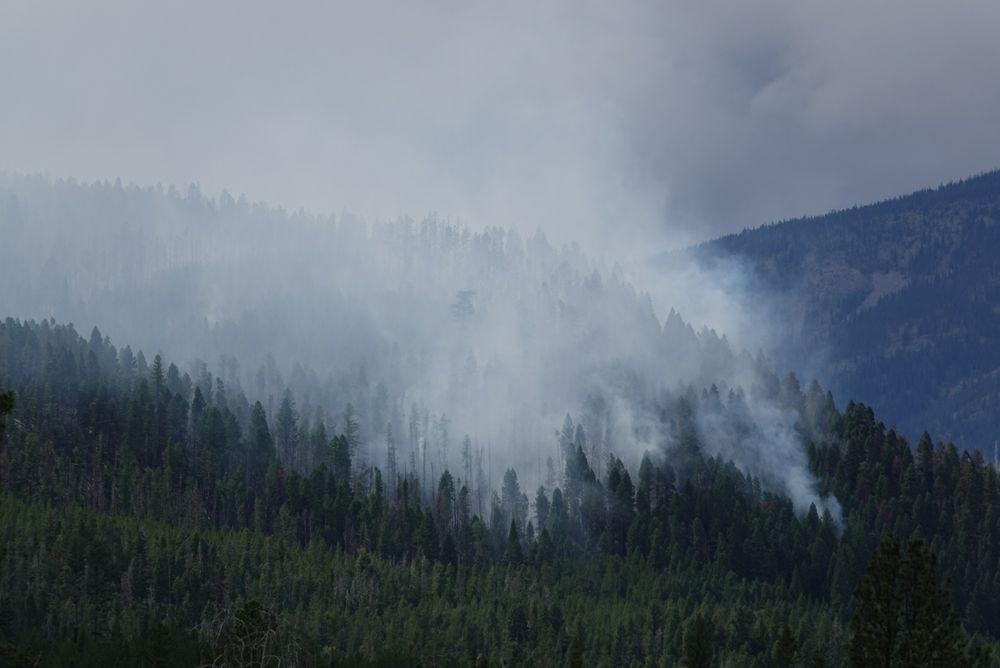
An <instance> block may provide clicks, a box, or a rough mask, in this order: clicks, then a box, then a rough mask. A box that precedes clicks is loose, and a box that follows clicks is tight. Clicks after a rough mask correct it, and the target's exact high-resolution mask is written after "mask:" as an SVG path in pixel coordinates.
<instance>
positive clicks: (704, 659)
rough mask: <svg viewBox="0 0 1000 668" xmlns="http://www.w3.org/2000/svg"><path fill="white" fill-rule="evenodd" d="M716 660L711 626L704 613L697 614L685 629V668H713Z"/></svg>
mask: <svg viewBox="0 0 1000 668" xmlns="http://www.w3.org/2000/svg"><path fill="white" fill-rule="evenodd" d="M714 660H715V648H714V646H713V641H712V627H711V624H710V623H709V622H708V620H707V619H705V616H704V615H703V614H702V613H700V612H699V613H696V614H695V615H694V616H693V617H691V619H689V620H688V623H687V625H686V626H685V628H684V648H683V665H684V667H685V668H712V663H713V661H714Z"/></svg>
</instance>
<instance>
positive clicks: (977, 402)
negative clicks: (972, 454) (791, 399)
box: [694, 171, 1000, 457]
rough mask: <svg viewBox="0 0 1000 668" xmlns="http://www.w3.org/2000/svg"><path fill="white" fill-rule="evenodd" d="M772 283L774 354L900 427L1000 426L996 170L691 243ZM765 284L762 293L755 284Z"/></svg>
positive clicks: (972, 431)
mask: <svg viewBox="0 0 1000 668" xmlns="http://www.w3.org/2000/svg"><path fill="white" fill-rule="evenodd" d="M694 253H695V255H696V257H697V258H698V259H699V261H700V262H702V263H703V264H705V265H711V264H712V263H714V262H716V261H718V260H719V259H720V258H732V257H734V256H735V257H736V258H739V259H742V260H744V261H746V262H747V263H748V266H749V268H750V270H751V271H750V274H751V275H752V277H753V280H754V281H755V282H756V283H757V284H756V285H755V286H754V289H757V290H765V291H770V292H771V293H772V294H773V295H774V297H775V303H776V304H777V313H778V315H777V318H778V321H779V322H780V323H781V327H782V331H783V333H784V334H785V336H784V337H783V340H782V342H781V349H780V350H778V351H776V355H777V357H778V359H779V366H784V367H789V368H795V369H799V370H803V371H805V372H807V373H808V372H810V371H814V372H815V374H816V375H817V376H818V377H819V378H821V379H822V380H823V381H824V382H825V384H826V385H828V386H829V387H830V389H831V390H832V391H833V393H834V395H835V396H838V397H851V398H854V399H856V400H860V401H864V402H866V403H870V404H871V405H872V406H874V407H875V408H876V410H877V411H878V412H879V414H880V415H883V416H885V418H886V419H887V420H888V421H889V422H890V423H892V424H895V425H896V426H897V427H898V428H899V429H900V430H901V431H902V432H903V433H905V434H907V435H908V436H910V437H916V436H919V435H920V433H921V431H922V430H924V429H927V430H929V431H930V432H931V433H932V434H934V435H935V436H936V437H940V438H946V439H950V440H953V441H956V442H960V443H963V444H964V445H966V446H971V447H976V448H979V449H982V450H983V451H984V452H986V453H987V454H988V455H989V456H991V457H992V455H993V444H994V440H995V439H997V438H1000V297H998V295H1000V264H998V262H997V257H998V254H1000V171H994V172H990V173H987V174H983V175H980V176H976V177H973V178H969V179H966V180H963V181H960V182H957V183H951V184H948V185H945V186H941V187H939V188H936V189H932V190H924V191H920V192H917V193H914V194H912V195H908V196H906V197H900V198H897V199H893V200H889V201H885V202H880V203H877V204H872V205H869V206H863V207H856V208H852V209H848V210H844V211H837V212H834V213H830V214H827V215H825V216H818V217H810V218H800V219H797V220H790V221H786V222H781V223H776V224H772V225H766V226H763V227H759V228H756V229H752V230H746V231H744V232H741V233H739V234H734V235H730V236H726V237H722V238H720V239H717V240H714V241H711V242H708V243H706V244H703V245H701V246H698V247H697V248H695V249H694ZM765 294H766V293H765Z"/></svg>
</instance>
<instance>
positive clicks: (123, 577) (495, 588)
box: [0, 320, 1000, 666]
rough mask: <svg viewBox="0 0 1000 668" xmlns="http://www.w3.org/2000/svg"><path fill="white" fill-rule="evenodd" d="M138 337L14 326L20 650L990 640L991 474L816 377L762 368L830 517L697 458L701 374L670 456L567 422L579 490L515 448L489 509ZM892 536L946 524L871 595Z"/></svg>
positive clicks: (643, 650)
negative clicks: (132, 347)
mask: <svg viewBox="0 0 1000 668" xmlns="http://www.w3.org/2000/svg"><path fill="white" fill-rule="evenodd" d="M92 352H93V353H94V357H95V358H97V359H99V360H104V362H103V363H98V364H97V365H94V364H91V363H90V362H88V361H87V360H88V359H89V358H90V355H91V353H92ZM139 360H140V357H138V356H132V353H131V351H129V352H128V354H117V351H114V350H113V349H112V348H110V343H109V342H107V340H106V339H101V338H100V337H94V336H92V337H91V340H90V341H86V340H84V339H81V338H80V337H79V336H77V335H76V333H75V332H74V331H73V330H72V329H71V328H69V327H60V326H55V325H54V324H52V323H45V324H43V325H38V324H22V323H18V322H16V321H11V320H8V321H6V322H5V323H0V373H2V374H3V376H4V378H8V379H10V386H11V387H13V388H15V389H16V390H17V405H16V406H14V407H13V415H12V416H10V417H8V419H7V425H8V427H9V430H8V434H7V435H6V437H5V441H3V443H2V446H0V564H2V569H0V572H2V573H3V577H0V658H2V662H3V663H5V664H10V665H17V662H22V663H27V665H34V664H36V663H38V662H41V663H43V664H46V665H68V664H69V663H71V661H74V660H75V661H76V662H77V663H91V664H93V663H99V664H108V663H111V662H112V660H113V659H114V658H116V657H125V659H124V661H125V662H126V663H142V662H146V663H147V664H150V663H151V662H152V660H151V659H149V658H148V657H162V658H163V661H165V662H166V663H168V664H171V665H198V664H205V663H208V664H211V663H213V662H217V663H220V664H221V663H226V662H228V663H239V662H245V661H249V660H252V661H254V662H256V663H258V664H261V663H263V664H264V665H267V664H268V663H269V662H271V663H274V662H276V661H278V660H280V661H281V665H289V664H293V663H294V664H304V665H398V664H399V663H400V662H405V663H408V664H413V665H418V664H423V665H443V664H445V665H447V664H459V665H488V666H499V665H502V664H506V665H511V664H518V665H520V664H524V665H616V666H617V665H682V664H683V663H684V662H686V663H687V664H688V665H748V666H768V665H776V662H777V663H778V664H784V663H785V662H798V663H801V664H804V665H831V666H832V665H839V664H840V663H841V661H842V660H843V659H844V658H846V655H847V651H848V647H849V646H850V647H851V648H852V651H853V652H855V654H852V656H855V655H859V654H857V653H858V652H861V649H854V648H855V647H861V646H865V647H869V646H871V647H875V648H876V649H875V650H871V651H872V652H877V651H878V648H882V649H885V647H889V648H890V649H889V650H886V651H887V652H889V653H890V654H892V653H893V652H895V653H896V654H898V655H899V656H903V657H910V658H909V659H908V660H909V661H911V662H913V661H922V660H924V659H925V658H926V657H927V655H928V652H932V653H933V652H936V653H937V654H934V656H936V657H939V658H940V657H944V658H948V657H951V659H952V662H953V663H954V664H955V665H963V663H962V662H963V661H965V662H967V663H968V664H970V665H989V661H991V660H992V657H993V654H994V650H995V647H994V644H993V639H994V638H996V637H997V636H998V635H1000V618H998V616H997V615H998V612H1000V611H998V610H997V608H996V601H997V600H998V596H997V594H998V589H997V588H998V586H1000V582H998V581H997V578H996V577H995V574H996V573H997V572H998V569H997V564H998V562H997V557H998V550H1000V526H998V508H1000V499H998V495H1000V486H998V480H997V473H996V471H995V470H994V469H992V468H991V467H988V466H986V465H985V464H984V462H983V461H982V459H981V458H978V457H977V456H975V455H970V454H967V453H959V451H958V450H957V449H956V448H954V446H950V445H945V444H940V445H938V446H934V445H933V442H932V441H931V440H930V439H929V438H928V439H924V440H922V441H921V442H920V444H918V446H917V448H916V450H917V451H916V454H914V453H912V452H911V450H910V448H909V445H908V444H907V443H906V442H905V441H904V440H902V439H901V438H899V437H898V436H897V435H896V434H895V433H893V432H892V431H888V432H887V431H886V430H885V428H884V427H883V426H882V425H881V424H880V423H878V422H877V421H876V420H875V418H874V414H873V413H872V411H871V410H870V409H867V408H866V407H864V406H861V405H859V404H850V405H848V407H847V409H846V410H845V412H844V413H843V414H840V413H838V412H837V411H836V410H835V409H834V408H833V406H832V402H831V401H828V399H827V395H826V394H825V393H823V392H822V391H820V390H819V389H818V388H815V387H813V388H810V389H808V390H806V391H804V392H803V391H802V390H801V389H800V388H798V385H797V383H792V382H785V383H783V384H782V383H777V384H776V385H775V389H774V391H775V392H776V393H777V392H781V393H783V394H782V396H783V397H784V398H783V399H782V401H783V402H784V403H785V405H786V406H788V407H789V409H790V410H796V411H799V413H800V415H801V416H802V419H801V424H800V427H801V429H802V432H803V434H805V435H807V436H808V437H809V438H810V439H811V440H810V443H809V446H808V448H807V454H808V456H809V460H810V463H811V466H812V468H813V470H814V471H815V473H816V474H817V476H818V479H819V480H820V484H821V485H822V486H823V487H824V490H823V491H829V492H833V493H835V494H836V496H837V497H838V498H839V499H840V500H841V502H842V503H843V509H844V517H843V520H842V522H841V523H838V521H837V520H835V519H834V518H833V517H831V516H830V515H829V514H828V513H822V514H821V513H819V512H817V511H816V509H815V508H813V509H811V510H810V511H809V512H807V513H805V514H804V515H802V516H797V515H796V513H795V512H794V511H793V508H792V504H791V502H790V501H789V500H788V499H786V498H783V497H782V496H780V495H776V494H773V493H770V492H767V491H766V490H765V489H764V487H763V486H762V484H761V481H759V480H756V479H754V478H752V477H750V476H748V475H746V474H745V473H743V472H741V471H740V470H738V469H737V468H736V467H735V466H734V465H732V464H731V463H729V462H726V461H724V460H721V459H718V458H711V457H705V456H704V455H703V454H702V453H701V451H700V448H699V446H698V443H697V438H696V437H695V436H694V434H693V433H692V432H690V425H689V424H688V422H689V421H690V419H691V416H690V413H691V411H693V410H695V409H696V408H697V407H698V404H697V402H698V401H716V400H717V397H713V396H712V395H711V394H706V395H705V396H704V397H702V399H699V398H698V397H697V395H692V396H691V397H690V398H685V399H684V401H683V402H679V403H680V404H682V405H679V406H678V407H677V411H678V412H677V413H676V414H674V415H668V418H670V419H672V420H673V423H674V424H676V425H677V427H678V433H680V434H687V436H686V437H685V438H687V439H689V441H688V442H686V444H685V445H684V448H685V452H684V455H683V457H684V459H683V462H682V466H681V467H679V469H678V470H679V471H680V473H678V471H675V470H674V468H673V467H672V466H670V464H669V462H671V461H672V460H671V459H667V458H664V457H662V456H661V454H662V453H650V455H649V456H648V457H645V458H643V460H642V462H641V464H640V466H639V468H638V471H630V470H629V469H628V468H627V467H626V466H625V465H624V464H623V462H621V461H620V460H618V459H617V458H615V457H613V456H612V457H609V458H608V459H607V463H606V465H604V467H603V468H602V469H601V470H602V471H603V473H602V475H601V476H600V479H599V478H598V475H597V474H596V473H595V469H594V468H593V462H591V461H589V460H588V457H587V455H586V453H585V452H584V449H583V447H581V445H580V443H582V442H583V441H584V437H583V436H582V434H578V433H577V432H578V431H579V430H578V429H577V428H576V427H575V426H574V425H572V423H571V422H570V423H569V424H568V425H567V427H568V428H567V429H564V432H563V435H565V437H566V438H568V439H570V440H569V441H568V442H567V443H566V444H565V447H564V448H563V445H564V444H561V443H557V446H558V447H560V448H563V450H562V451H563V452H565V454H566V455H567V459H566V466H565V481H564V482H563V485H562V486H556V487H554V488H552V489H551V490H546V489H539V490H538V491H537V492H536V493H535V495H534V503H533V504H532V505H533V508H532V507H531V506H529V503H528V498H527V496H526V495H525V494H524V493H523V492H522V491H521V487H520V483H519V482H518V477H517V473H516V472H515V471H514V470H513V469H510V470H508V471H507V472H506V473H505V475H504V479H503V483H502V487H501V489H499V490H498V492H499V493H498V494H494V495H493V499H494V501H493V502H492V503H487V504H486V505H485V507H486V508H487V509H488V511H490V512H491V514H492V518H491V519H490V520H489V521H488V520H487V518H484V517H482V516H480V515H479V512H478V510H477V508H476V504H474V503H473V502H472V498H473V496H474V493H475V494H483V493H486V494H489V493H491V492H492V490H483V489H475V491H473V488H472V487H470V484H471V485H474V484H475V483H471V482H470V481H464V480H458V481H456V479H455V478H454V477H453V476H452V474H451V473H450V472H448V471H444V472H442V473H441V474H440V477H439V478H438V480H437V484H436V485H435V486H433V487H432V488H430V489H424V488H423V485H422V484H421V481H420V479H419V478H417V477H416V476H414V475H412V474H400V475H398V476H397V479H396V480H391V479H389V480H386V479H384V478H383V477H382V474H381V471H379V470H378V469H364V470H357V471H355V470H352V458H351V454H352V446H351V439H350V438H348V436H347V435H346V434H338V435H334V436H332V438H329V439H328V435H327V433H326V427H325V426H324V424H323V421H322V420H321V419H317V420H314V421H310V422H309V424H306V421H305V420H303V421H302V422H300V421H299V420H300V418H299V417H298V415H297V414H296V411H295V409H294V404H293V402H292V401H291V399H290V397H286V400H283V401H282V402H281V403H280V404H279V405H278V406H277V407H276V408H275V412H276V416H275V419H274V423H273V429H272V424H271V423H270V421H269V418H268V415H267V411H266V410H265V409H264V406H263V404H261V403H255V404H253V405H250V403H249V402H248V401H246V399H245V397H243V396H242V394H241V393H240V392H238V391H236V390H235V389H234V388H226V387H224V386H223V385H222V384H221V383H218V382H212V381H213V380H214V379H211V378H208V379H207V382H201V381H199V382H198V383H195V382H192V381H191V380H190V379H189V378H187V377H186V376H180V375H179V374H178V373H177V372H176V370H175V371H171V370H170V369H171V368H174V369H176V368H175V367H172V365H165V362H164V361H163V360H159V361H157V359H156V358H154V360H153V364H152V365H151V366H150V367H149V368H146V369H145V370H144V371H143V372H142V373H141V374H140V371H139V370H140V369H141V368H142V367H143V364H141V363H140V361H139ZM56 362H58V363H56ZM164 366H167V371H166V372H165V373H164V371H163V368H164ZM161 375H162V376H163V377H162V379H160V378H159V376H161ZM8 408H9V407H8ZM11 417H12V418H15V419H11ZM349 422H350V421H348V423H349ZM306 434H308V436H305V435H306ZM672 454H673V453H672ZM310 460H312V461H314V462H315V466H306V465H305V462H308V461H310ZM415 468H416V467H415ZM532 510H534V513H533V514H532V512H531V511H532ZM890 533H896V534H897V535H907V536H909V535H916V536H920V537H922V538H923V539H924V540H925V541H926V542H927V543H930V544H932V545H934V547H935V553H936V554H938V555H939V556H940V559H941V561H940V569H939V568H938V565H936V564H935V563H934V560H933V558H932V557H931V555H930V553H929V551H927V550H926V549H925V548H923V547H922V546H921V544H919V543H911V544H910V546H909V547H908V548H907V550H906V552H905V555H901V554H900V553H899V551H898V549H897V551H896V553H895V554H896V556H895V557H893V553H892V550H888V551H885V550H880V551H879V552H878V553H876V554H877V555H881V556H876V558H875V560H874V561H873V565H872V567H871V569H870V572H871V573H874V575H871V576H870V578H869V579H867V580H865V584H864V585H862V587H861V589H860V590H859V591H861V592H862V594H861V596H859V597H858V599H857V602H855V599H854V597H853V593H854V591H855V589H856V588H857V586H858V584H859V582H861V580H862V577H863V576H864V574H865V572H866V565H867V564H868V562H869V557H870V556H871V555H872V553H873V552H874V551H875V548H876V546H877V544H878V540H879V538H880V536H882V535H884V534H890ZM938 570H940V571H941V573H942V574H943V575H945V576H947V578H949V579H950V581H951V582H952V583H953V584H952V588H951V589H950V590H948V589H943V588H941V587H940V585H938V584H937V582H938V579H937V577H938ZM883 582H890V583H893V585H892V586H891V587H888V588H887V587H885V586H883V584H882V583H883ZM901 582H905V583H907V585H906V587H905V588H904V589H902V590H901V589H899V588H898V586H897V585H898V584H899V583H901ZM952 606H954V607H955V609H957V610H959V611H961V612H962V614H963V619H964V625H965V628H966V629H968V630H970V631H975V632H977V633H979V634H980V636H979V637H977V638H975V639H972V640H970V639H968V638H967V637H966V636H965V634H964V632H963V628H962V626H960V625H959V623H958V620H957V618H955V617H954V616H953V615H951V614H950V613H948V611H949V610H950V609H951V607H952ZM885 611H888V613H886V614H883V612H885ZM852 613H853V614H855V615H856V617H855V619H857V618H859V617H857V616H862V617H864V618H873V619H886V620H892V619H895V620H896V621H895V622H894V623H895V626H892V624H891V623H890V622H889V621H886V622H885V625H887V628H889V627H891V628H892V629H894V630H893V631H892V632H891V633H892V640H891V643H890V644H889V645H884V644H881V645H880V644H879V643H880V642H881V640H879V639H878V638H875V637H873V638H871V639H869V638H868V635H866V634H868V631H867V630H865V629H863V628H861V626H859V625H858V623H857V622H855V628H856V629H857V632H856V634H855V641H854V643H850V642H849V641H850V638H849V633H848V627H847V620H848V619H851V615H852ZM900 620H902V621H900ZM872 633H874V632H872ZM929 639H933V643H932V646H929V645H928V640H929ZM891 648H895V650H893V649H891ZM864 651H865V652H868V651H869V650H867V649H865V650H864ZM860 655H864V656H867V654H860ZM860 655H859V656H860ZM883 655H884V653H883V654H879V656H883ZM935 660H937V659H935ZM824 662H825V663H824ZM788 665H792V664H788Z"/></svg>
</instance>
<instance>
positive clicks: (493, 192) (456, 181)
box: [0, 0, 1000, 250]
mask: <svg viewBox="0 0 1000 668" xmlns="http://www.w3.org/2000/svg"><path fill="white" fill-rule="evenodd" d="M998 23H1000V5H997V4H996V3H991V2H964V1H963V2H955V3H936V2H929V1H920V2H902V1H901V0H892V1H888V2H875V3H872V2H847V3H820V2H805V3H802V2H792V1H790V0H767V1H765V2H758V3H725V2H702V3H689V2H681V1H677V2H669V3H642V2H640V3H599V2H584V3H571V2H554V3H519V2H515V3H503V4H502V5H497V4H492V3H490V4H486V3H484V4H482V5H473V4H467V3H444V2H429V3H388V2H374V3H358V4H357V5H349V4H346V3H299V4H295V5H292V6H288V5H278V4H275V3H258V2H218V3H193V2H178V3H158V4H152V3H149V4H147V3H134V2H124V1H109V2H103V3H61V2H34V1H32V2H28V1H26V0H15V1H13V2H7V3H4V6H3V7H2V8H0V62H3V66H2V67H0V91H2V93H0V94H2V96H3V104H2V105H0V147H2V148H3V150H2V151H0V155H2V157H0V169H5V170H8V171H20V172H31V171H47V172H49V173H51V174H52V175H53V176H76V177H80V178H114V177H116V176H121V177H122V178H124V179H126V180H131V181H136V182H139V183H156V182H164V183H177V184H185V183H188V182H190V181H197V182H199V183H201V185H202V187H203V189H204V190H206V191H208V192H219V191H220V190H222V189H228V190H230V191H233V192H237V193H238V192H246V193H247V194H248V195H249V196H250V197H252V198H255V199H265V200H268V201H271V202H274V203H278V204H282V205H284V206H288V207H293V208H295V207H298V206H305V207H308V208H310V209H313V210H317V211H340V210H341V209H342V208H347V209H350V210H353V211H357V212H360V213H364V214H367V215H369V216H381V217H387V218H388V217H394V216H396V215H398V214H401V213H404V212H409V213H412V214H415V215H421V214H423V213H425V212H427V211H437V212H439V213H441V214H442V215H446V216H453V217H457V218H460V219H462V220H463V221H465V222H467V223H469V224H472V225H476V226H479V225H485V224H501V225H504V226H506V225H510V224H515V225H520V226H522V227H523V228H525V229H527V230H528V231H531V230H533V229H534V228H535V227H537V226H539V225H543V226H545V227H546V229H548V230H550V233H551V234H553V235H561V236H562V237H563V238H579V239H582V240H583V242H584V243H590V244H591V245H597V244H600V245H601V246H602V248H605V249H606V247H607V246H608V245H609V242H610V243H611V245H614V246H615V247H616V249H617V250H630V249H632V248H634V247H636V246H639V245H641V246H642V248H643V250H645V248H647V247H648V246H649V244H655V245H657V246H671V245H673V246H676V245H680V244H684V243H687V242H689V241H692V240H695V239H702V238H706V237H709V236H712V235H715V234H718V233H722V232H727V231H732V230H736V229H738V228H740V227H742V226H744V225H748V224H758V223H761V222H766V221H768V220H771V219H775V218H782V217H787V216H792V215H796V214H799V213H806V212H821V211H824V210H827V209H829V208H832V207H837V206H845V205H850V204H853V203H856V202H859V201H864V200H871V199H874V198H878V197H883V196H887V195H892V194H897V193H900V192H904V191H907V190H910V189H913V188H916V187H920V186H925V185H931V184H935V183H937V182H940V181H943V180H948V179H951V178H955V177H960V176H963V175H966V174H969V173H972V172H976V171H979V170H983V169H987V168H990V167H994V166H995V165H996V157H995V156H996V155H997V154H998V150H1000V133H998V132H996V127H995V118H996V117H997V115H998V112H1000V87H997V86H995V85H992V81H993V79H994V74H995V70H996V66H997V64H998V57H1000V46H998V42H997V40H996V39H995V26H996V25H998Z"/></svg>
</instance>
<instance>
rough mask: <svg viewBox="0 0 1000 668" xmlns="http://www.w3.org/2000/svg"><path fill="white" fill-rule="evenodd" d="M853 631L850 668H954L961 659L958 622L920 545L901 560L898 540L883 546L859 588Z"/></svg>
mask: <svg viewBox="0 0 1000 668" xmlns="http://www.w3.org/2000/svg"><path fill="white" fill-rule="evenodd" d="M851 629H852V631H853V639H852V640H851V646H850V650H849V651H850V653H849V656H850V663H851V665H852V666H858V667H865V668H867V667H869V666H870V667H873V668H877V667H878V666H885V667H886V668H889V667H891V666H955V665H961V663H962V662H963V660H964V658H965V657H964V650H965V642H966V641H965V638H964V637H963V634H962V628H961V625H960V623H959V619H958V616H957V615H956V614H955V612H954V610H952V607H951V602H950V600H949V596H948V592H947V590H945V589H944V588H943V587H942V586H941V585H940V584H939V583H938V581H937V573H936V572H935V559H934V556H933V554H931V553H930V551H928V549H927V547H926V546H925V545H924V543H923V541H921V540H919V539H914V540H911V541H910V542H909V544H908V546H907V549H906V553H905V554H903V555H900V547H899V542H898V541H897V540H895V539H893V538H886V539H884V540H883V541H882V543H881V544H880V545H879V547H878V549H877V550H876V551H875V554H874V555H872V558H871V561H870V562H869V565H868V572H867V573H866V574H865V576H864V578H862V580H861V583H860V584H859V585H858V593H857V605H856V607H855V609H854V616H853V617H852V619H851Z"/></svg>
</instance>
